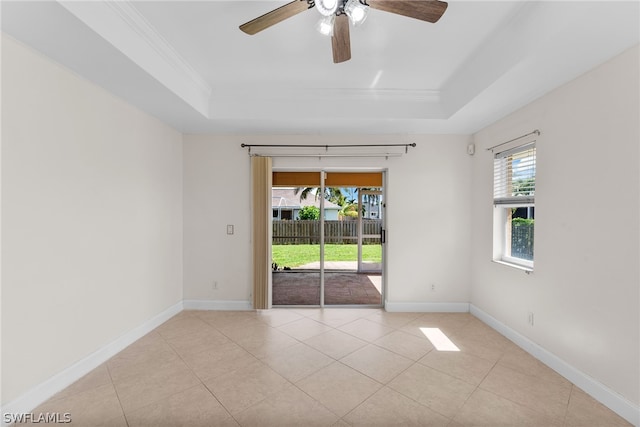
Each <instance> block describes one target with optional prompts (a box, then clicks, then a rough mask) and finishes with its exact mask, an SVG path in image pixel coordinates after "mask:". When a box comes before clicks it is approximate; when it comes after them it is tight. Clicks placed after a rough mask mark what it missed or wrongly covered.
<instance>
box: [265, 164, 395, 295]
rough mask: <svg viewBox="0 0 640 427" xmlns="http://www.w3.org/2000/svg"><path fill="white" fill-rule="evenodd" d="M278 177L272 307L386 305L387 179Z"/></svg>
mask: <svg viewBox="0 0 640 427" xmlns="http://www.w3.org/2000/svg"><path fill="white" fill-rule="evenodd" d="M276 173H277V174H279V175H278V176H276V175H275V173H274V179H273V182H274V187H273V188H272V252H271V255H272V300H273V305H275V306H282V305H284V306H309V305H311V306H321V307H322V306H346V305H348V306H358V305H375V306H380V305H382V302H383V297H382V294H383V284H382V265H383V262H382V256H383V255H382V251H383V233H384V231H383V221H384V203H383V188H382V173H380V172H377V173H366V174H363V173H344V172H340V173H336V172H322V171H320V172H315V173H313V174H317V175H313V176H309V175H307V176H303V175H301V174H310V173H309V172H303V173H289V175H287V173H286V172H276ZM296 184H297V185H298V186H294V185H296ZM301 184H302V185H301ZM303 184H307V185H303ZM363 184H364V185H368V186H366V187H365V186H364V185H363ZM373 185H375V186H373Z"/></svg>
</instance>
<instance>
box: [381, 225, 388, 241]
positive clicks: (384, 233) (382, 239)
mask: <svg viewBox="0 0 640 427" xmlns="http://www.w3.org/2000/svg"><path fill="white" fill-rule="evenodd" d="M386 242H387V230H385V229H384V228H381V229H380V243H386Z"/></svg>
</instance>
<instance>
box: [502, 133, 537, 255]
mask: <svg viewBox="0 0 640 427" xmlns="http://www.w3.org/2000/svg"><path fill="white" fill-rule="evenodd" d="M535 191H536V146H535V142H531V143H528V144H525V145H520V146H517V147H514V148H511V149H508V150H505V151H502V152H499V153H495V154H494V160H493V204H494V254H493V258H494V260H496V261H503V262H507V263H509V264H516V265H519V266H522V267H526V268H533V230H534V222H535Z"/></svg>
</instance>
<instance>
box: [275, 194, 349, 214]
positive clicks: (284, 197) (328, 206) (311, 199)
mask: <svg viewBox="0 0 640 427" xmlns="http://www.w3.org/2000/svg"><path fill="white" fill-rule="evenodd" d="M294 191H295V190H294V189H293V188H274V189H272V190H271V208H272V209H273V219H276V220H281V219H289V220H293V219H298V212H300V209H302V208H303V207H305V206H315V207H317V208H320V199H319V198H318V199H316V197H315V196H314V195H310V196H308V197H307V198H306V199H302V200H300V194H299V193H298V194H295V193H294ZM338 212H340V206H338V205H336V204H335V203H332V202H330V201H328V200H325V201H324V219H325V220H328V221H332V220H337V219H338Z"/></svg>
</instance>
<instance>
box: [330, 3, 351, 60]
mask: <svg viewBox="0 0 640 427" xmlns="http://www.w3.org/2000/svg"><path fill="white" fill-rule="evenodd" d="M331 48H332V50H333V62H334V64H337V63H339V62H345V61H348V60H350V59H351V40H350V39H349V18H348V17H347V15H344V14H342V15H338V16H336V20H335V22H334V23H333V35H332V36H331Z"/></svg>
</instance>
